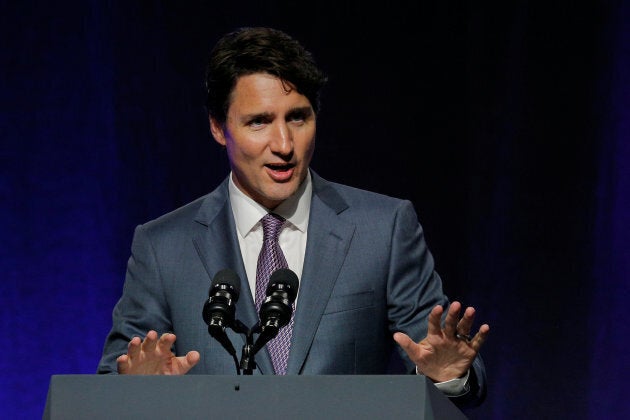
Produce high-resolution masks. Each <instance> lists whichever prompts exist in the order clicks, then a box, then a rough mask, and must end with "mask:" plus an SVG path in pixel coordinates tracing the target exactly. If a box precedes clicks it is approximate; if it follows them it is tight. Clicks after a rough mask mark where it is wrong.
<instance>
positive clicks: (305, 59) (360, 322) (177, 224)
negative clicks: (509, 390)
mask: <svg viewBox="0 0 630 420" xmlns="http://www.w3.org/2000/svg"><path fill="white" fill-rule="evenodd" d="M325 82H326V78H325V76H324V75H323V73H322V72H321V71H320V70H319V69H318V68H317V66H316V65H315V63H314V61H313V58H312V56H311V54H310V53H309V52H308V51H306V50H305V49H304V48H303V47H302V46H301V45H300V44H299V43H298V42H297V41H295V40H294V39H292V38H291V37H289V36H288V35H286V34H285V33H283V32H280V31H278V30H274V29H270V28H241V29H239V30H237V31H234V32H232V33H229V34H227V35H226V36H224V37H223V38H222V39H221V40H219V42H218V43H217V45H216V46H215V47H214V49H213V51H212V53H211V56H210V60H209V63H208V68H207V75H206V85H207V90H208V97H207V108H208V114H209V120H210V129H211V132H212V135H213V137H214V139H215V140H216V141H217V143H219V144H220V145H221V146H223V147H225V149H226V151H227V156H228V159H229V162H230V168H231V173H230V175H229V176H228V177H227V178H226V180H225V181H224V182H223V183H221V184H220V185H219V186H218V188H217V189H216V190H214V191H213V192H211V193H210V194H208V195H207V196H205V197H201V198H199V199H197V200H196V201H194V202H192V203H190V204H188V205H186V206H183V207H182V208H180V209H177V210H175V211H173V212H171V213H169V214H166V215H164V216H162V217H160V218H158V219H156V220H153V221H150V222H148V223H146V224H144V225H141V226H138V227H137V228H136V231H135V234H134V239H133V244H132V254H131V257H130V259H129V263H128V268H127V275H126V280H125V286H124V291H123V295H122V297H121V299H120V300H119V302H118V303H117V304H116V307H115V308H114V311H113V327H112V330H111V332H110V334H109V336H108V338H107V341H106V343H105V348H104V351H103V357H102V359H101V362H100V364H99V368H98V371H99V372H100V373H120V374H186V373H188V372H190V373H199V374H230V373H234V372H235V366H234V361H233V359H232V357H231V356H230V354H228V352H227V351H226V350H225V349H224V348H223V347H222V346H221V345H220V344H219V343H218V342H217V340H214V339H213V338H212V337H210V336H209V335H208V330H207V325H206V324H205V323H204V321H203V319H202V310H203V305H204V303H205V301H206V300H207V296H208V287H209V285H210V283H211V280H212V279H213V278H214V276H215V274H216V273H217V272H219V271H221V270H222V269H225V268H230V269H233V270H234V271H235V272H236V273H237V274H238V276H239V277H240V282H241V284H240V289H241V291H242V293H241V296H240V298H239V299H238V301H237V303H236V316H237V318H238V319H239V320H240V321H242V322H243V324H244V325H247V326H253V325H256V323H257V322H258V321H259V315H258V314H259V313H258V308H259V306H260V302H256V303H255V302H254V299H255V291H256V289H257V288H258V289H259V290H261V288H262V286H257V283H256V280H257V277H261V274H259V273H257V265H258V259H259V254H262V252H261V249H262V248H263V245H262V244H263V231H265V232H267V230H266V229H267V227H266V225H265V227H264V228H263V226H262V225H263V223H264V222H263V220H264V219H263V216H265V215H267V214H268V213H273V216H272V218H274V219H275V220H279V221H280V222H279V226H280V228H281V229H282V230H280V231H279V233H277V234H276V235H277V240H278V243H279V246H280V251H278V252H279V253H280V254H282V255H283V257H281V259H282V260H283V261H285V265H284V266H285V267H288V268H289V269H291V270H292V271H293V272H295V273H296V274H297V276H298V278H299V279H300V284H299V293H298V296H297V300H296V302H295V311H294V312H293V319H292V321H291V323H290V326H287V327H285V328H284V329H282V330H281V331H283V332H285V331H289V333H288V334H291V331H292V338H290V351H289V352H288V359H286V358H285V359H284V365H283V366H281V365H279V364H276V363H277V362H276V359H275V356H274V360H273V361H272V358H271V356H270V353H269V351H268V348H267V347H269V346H272V345H275V343H276V340H281V339H280V334H279V335H278V337H276V338H274V339H273V340H271V341H269V343H267V346H266V347H265V348H263V349H261V351H259V352H258V353H257V354H256V363H257V366H256V367H257V369H256V370H255V373H256V374H259V373H261V374H274V373H279V374H283V373H286V374H384V373H422V374H424V375H426V376H427V377H429V378H430V379H431V380H433V381H434V382H435V383H436V384H437V386H438V388H440V389H442V390H443V392H444V393H445V394H446V395H448V396H449V397H450V398H452V400H453V401H454V402H455V403H457V404H458V405H465V404H466V405H471V404H472V405H474V404H478V403H480V402H481V401H482V400H483V397H484V395H485V372H484V368H483V363H482V361H481V358H480V357H479V355H478V352H479V349H480V347H481V346H482V344H483V342H484V340H485V339H486V337H487V335H488V333H489V327H488V325H485V324H484V325H482V326H481V327H480V328H479V330H478V332H477V333H476V334H474V337H470V336H469V334H471V329H472V325H473V322H474V313H475V311H474V309H473V308H472V307H469V308H467V309H466V310H464V311H463V312H462V306H461V304H460V303H459V302H452V303H450V305H449V302H448V300H447V298H446V296H445V295H444V294H443V291H442V285H441V280H440V277H439V276H438V274H437V273H436V272H435V271H434V264H433V257H432V256H431V254H430V252H429V250H428V248H427V245H426V243H425V241H424V237H423V232H422V227H421V226H420V224H419V222H418V218H417V215H416V213H415V211H414V209H413V206H412V204H411V203H410V202H409V201H407V200H400V199H396V198H392V197H387V196H384V195H379V194H376V193H372V192H367V191H362V190H359V189H355V188H351V187H348V186H344V185H340V184H336V183H332V182H329V181H326V180H324V179H322V178H321V177H320V176H318V175H317V174H316V173H315V172H314V171H312V170H311V169H310V168H309V165H310V162H311V158H312V156H313V151H314V148H315V133H316V117H317V112H318V110H319V93H320V90H321V88H322V87H323V86H324V84H325ZM267 217H270V216H267ZM265 246H266V245H265ZM261 258H262V257H261ZM460 316H461V317H460ZM226 333H227V337H228V339H229V340H230V341H231V342H232V343H234V344H235V345H238V344H242V345H244V344H245V343H246V341H245V337H244V334H237V333H236V332H234V331H232V330H230V329H226ZM141 337H144V338H141ZM285 357H286V355H285Z"/></svg>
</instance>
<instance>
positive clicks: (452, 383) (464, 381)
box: [416, 366, 470, 397]
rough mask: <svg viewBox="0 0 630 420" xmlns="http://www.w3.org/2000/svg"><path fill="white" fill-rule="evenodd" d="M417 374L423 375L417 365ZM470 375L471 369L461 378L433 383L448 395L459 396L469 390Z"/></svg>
mask: <svg viewBox="0 0 630 420" xmlns="http://www.w3.org/2000/svg"><path fill="white" fill-rule="evenodd" d="M416 374H418V375H422V373H421V372H420V371H419V370H418V367H417V366H416ZM469 377H470V369H469V370H467V371H466V374H465V375H464V376H462V377H461V378H455V379H451V380H448V381H444V382H435V383H434V384H433V385H435V387H436V388H437V389H439V390H440V391H442V392H443V393H444V394H445V395H446V396H448V397H459V396H460V395H464V394H465V393H467V392H468V390H469V388H470V387H469V386H468V378H469Z"/></svg>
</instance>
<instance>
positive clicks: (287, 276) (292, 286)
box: [267, 268, 300, 299]
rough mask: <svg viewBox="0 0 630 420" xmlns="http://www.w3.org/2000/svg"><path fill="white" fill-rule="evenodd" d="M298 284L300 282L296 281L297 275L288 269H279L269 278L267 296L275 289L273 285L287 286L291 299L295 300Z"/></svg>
mask: <svg viewBox="0 0 630 420" xmlns="http://www.w3.org/2000/svg"><path fill="white" fill-rule="evenodd" d="M299 283H300V281H299V280H298V277H297V274H295V273H294V272H293V271H291V270H289V269H288V268H281V269H279V270H276V271H274V272H273V274H272V275H271V277H270V278H269V285H268V286H267V294H269V293H271V291H272V290H273V289H274V288H275V285H277V284H284V285H286V286H287V288H288V291H289V293H290V294H291V295H292V298H293V299H295V297H296V296H297V290H298V286H299Z"/></svg>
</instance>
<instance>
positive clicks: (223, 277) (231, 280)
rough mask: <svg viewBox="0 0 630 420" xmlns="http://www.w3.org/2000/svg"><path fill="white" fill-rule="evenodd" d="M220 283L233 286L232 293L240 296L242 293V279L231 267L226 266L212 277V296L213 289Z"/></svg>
mask: <svg viewBox="0 0 630 420" xmlns="http://www.w3.org/2000/svg"><path fill="white" fill-rule="evenodd" d="M219 285H226V286H229V287H231V288H232V293H234V294H235V295H236V296H235V298H238V295H239V294H240V293H241V279H240V277H239V276H238V274H236V271H234V270H232V269H231V268H224V269H223V270H221V271H219V272H218V273H217V274H215V275H214V278H213V279H212V284H211V285H210V296H212V289H214V288H215V287H216V286H219Z"/></svg>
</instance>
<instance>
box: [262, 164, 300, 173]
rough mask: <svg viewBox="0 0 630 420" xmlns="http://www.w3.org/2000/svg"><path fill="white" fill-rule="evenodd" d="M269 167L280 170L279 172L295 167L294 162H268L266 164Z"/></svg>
mask: <svg viewBox="0 0 630 420" xmlns="http://www.w3.org/2000/svg"><path fill="white" fill-rule="evenodd" d="M265 166H266V167H267V168H269V169H271V170H272V171H279V172H285V171H289V170H291V169H293V168H294V167H295V165H294V164H291V163H283V164H275V163H273V164H271V163H270V164H267V165H265Z"/></svg>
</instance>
